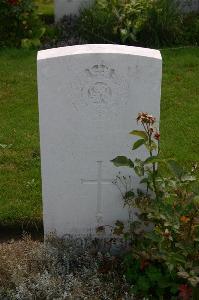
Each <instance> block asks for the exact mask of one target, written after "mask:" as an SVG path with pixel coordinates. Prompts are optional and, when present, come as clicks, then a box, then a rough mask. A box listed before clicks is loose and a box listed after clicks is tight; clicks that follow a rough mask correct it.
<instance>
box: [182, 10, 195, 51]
mask: <svg viewBox="0 0 199 300" xmlns="http://www.w3.org/2000/svg"><path fill="white" fill-rule="evenodd" d="M183 40H184V43H186V44H188V45H195V46H197V45H199V14H197V13H190V14H185V15H184V19H183Z"/></svg>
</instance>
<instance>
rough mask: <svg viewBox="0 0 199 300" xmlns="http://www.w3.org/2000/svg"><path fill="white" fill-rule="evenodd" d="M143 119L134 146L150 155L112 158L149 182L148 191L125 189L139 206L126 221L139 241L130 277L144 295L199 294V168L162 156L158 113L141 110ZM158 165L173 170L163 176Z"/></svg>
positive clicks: (129, 201) (129, 260)
mask: <svg viewBox="0 0 199 300" xmlns="http://www.w3.org/2000/svg"><path fill="white" fill-rule="evenodd" d="M137 122H138V123H139V124H141V125H142V129H143V130H133V131H132V132H130V134H132V135H134V136H136V137H139V139H138V140H137V141H136V142H135V143H133V146H132V147H133V150H135V149H138V148H140V147H141V146H144V147H145V148H146V150H147V151H148V153H149V157H147V158H146V159H145V160H140V159H135V160H131V159H130V158H127V157H125V156H118V157H116V158H115V159H113V160H112V162H113V163H114V165H115V166H117V167H119V166H123V167H124V166H127V167H129V168H130V169H131V170H133V171H134V172H135V173H136V174H137V175H138V176H139V177H140V178H141V181H140V184H144V185H146V188H145V192H143V191H141V190H138V191H135V190H133V188H131V190H128V191H125V193H124V194H123V197H124V203H125V205H126V206H128V207H129V208H132V207H136V208H137V209H139V213H138V214H137V219H136V220H133V219H131V220H130V225H129V229H128V230H125V227H124V226H120V232H119V233H120V235H121V233H122V234H123V236H124V237H125V238H126V239H128V240H130V241H131V242H132V243H133V247H132V250H131V251H130V253H129V255H127V256H126V258H125V261H124V262H125V266H126V276H127V279H128V280H129V282H130V283H131V284H132V286H133V292H134V293H135V294H136V295H138V296H142V297H147V298H149V299H183V300H189V299H197V294H198V291H199V268H198V266H199V186H198V182H197V179H196V177H195V176H194V170H195V167H194V168H193V170H191V171H190V172H186V171H185V170H184V169H183V168H182V167H181V166H180V165H179V164H178V163H177V162H176V161H175V160H171V159H168V160H166V159H162V158H161V157H160V155H159V154H158V151H159V148H158V145H159V140H160V134H159V133H158V131H157V129H156V127H155V118H154V117H153V116H151V115H149V114H147V113H139V115H138V117H137ZM158 164H164V165H165V166H166V167H167V168H168V170H167V171H169V170H170V175H169V176H167V177H164V176H163V175H161V173H160V170H159V168H158ZM116 225H117V223H116ZM117 227H118V226H117ZM121 231H122V232H121Z"/></svg>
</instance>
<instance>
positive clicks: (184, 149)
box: [0, 48, 199, 226]
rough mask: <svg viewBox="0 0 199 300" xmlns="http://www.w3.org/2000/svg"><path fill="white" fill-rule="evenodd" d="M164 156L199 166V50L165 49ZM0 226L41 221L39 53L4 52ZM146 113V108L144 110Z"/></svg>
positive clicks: (1, 54) (1, 61)
mask: <svg viewBox="0 0 199 300" xmlns="http://www.w3.org/2000/svg"><path fill="white" fill-rule="evenodd" d="M162 55H163V85H162V101H161V154H162V155H163V156H164V157H176V158H177V159H178V160H180V161H182V162H183V163H185V164H186V165H187V166H188V167H190V166H191V165H192V163H193V162H195V161H199V84H198V78H199V48H189V49H179V50H163V51H162ZM0 66H1V67H0V120H1V130H0V144H4V145H10V146H8V147H6V148H2V147H0V224H13V225H15V226H16V225H17V224H18V225H20V226H21V225H25V224H33V225H34V224H39V223H40V221H41V220H42V213H41V212H42V205H41V178H40V158H39V134H38V106H37V88H36V51H31V50H16V49H2V50H1V51H0ZM143 110H144V108H143Z"/></svg>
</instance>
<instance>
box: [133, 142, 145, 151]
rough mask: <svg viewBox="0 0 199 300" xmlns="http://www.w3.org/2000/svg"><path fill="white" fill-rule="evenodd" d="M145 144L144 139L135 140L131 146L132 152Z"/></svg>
mask: <svg viewBox="0 0 199 300" xmlns="http://www.w3.org/2000/svg"><path fill="white" fill-rule="evenodd" d="M144 143H145V140H144V139H140V140H137V141H136V142H135V143H134V145H133V150H135V149H138V148H139V147H141V146H142V145H143V144H144Z"/></svg>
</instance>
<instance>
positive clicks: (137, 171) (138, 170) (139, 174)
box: [134, 166, 144, 176]
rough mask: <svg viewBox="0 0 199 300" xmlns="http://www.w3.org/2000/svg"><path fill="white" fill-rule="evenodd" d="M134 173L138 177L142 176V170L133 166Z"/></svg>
mask: <svg viewBox="0 0 199 300" xmlns="http://www.w3.org/2000/svg"><path fill="white" fill-rule="evenodd" d="M134 171H135V173H136V174H137V175H138V176H144V168H143V167H141V166H135V167H134Z"/></svg>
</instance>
